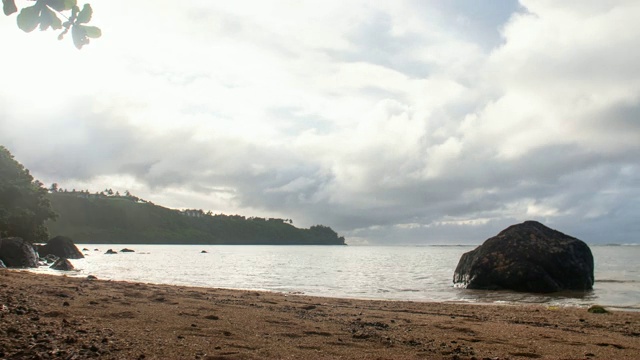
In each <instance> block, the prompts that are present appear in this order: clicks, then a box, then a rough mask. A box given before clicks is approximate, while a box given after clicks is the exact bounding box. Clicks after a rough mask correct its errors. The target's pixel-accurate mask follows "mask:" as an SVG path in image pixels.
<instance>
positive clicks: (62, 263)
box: [50, 258, 74, 271]
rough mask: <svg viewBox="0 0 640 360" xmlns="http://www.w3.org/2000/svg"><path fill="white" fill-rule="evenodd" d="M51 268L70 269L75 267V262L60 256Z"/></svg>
mask: <svg viewBox="0 0 640 360" xmlns="http://www.w3.org/2000/svg"><path fill="white" fill-rule="evenodd" d="M50 268H51V269H53V270H62V271H70V270H73V269H74V267H73V264H71V262H70V261H69V260H67V259H64V258H60V259H58V260H56V262H55V263H53V265H51V266H50Z"/></svg>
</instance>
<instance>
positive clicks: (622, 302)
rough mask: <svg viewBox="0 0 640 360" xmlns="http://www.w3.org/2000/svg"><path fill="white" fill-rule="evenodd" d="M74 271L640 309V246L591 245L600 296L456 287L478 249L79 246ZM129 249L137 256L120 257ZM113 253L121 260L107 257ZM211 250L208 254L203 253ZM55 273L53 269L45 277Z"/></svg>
mask: <svg viewBox="0 0 640 360" xmlns="http://www.w3.org/2000/svg"><path fill="white" fill-rule="evenodd" d="M78 248H80V249H83V248H86V249H87V250H85V251H83V252H84V254H85V258H84V259H78V260H71V262H72V263H73V265H74V266H75V268H76V271H75V272H68V273H67V275H73V276H87V275H94V276H96V277H98V278H100V279H110V280H126V281H136V282H144V283H155V284H170V285H187V286H199V287H216V288H228V289H248V290H265V291H276V292H283V293H296V294H306V295H316V296H325V297H342V298H359V299H384V300H409V301H426V302H428V301H444V302H475V303H543V304H548V305H559V306H563V305H569V306H588V305H592V304H600V305H605V306H609V307H614V308H621V309H626V310H640V262H639V261H638V259H639V258H640V246H591V250H592V252H593V255H594V259H595V260H594V261H595V279H596V282H595V284H594V289H593V291H589V292H587V293H582V292H577V293H576V292H566V293H554V294H542V295H541V294H530V293H517V292H512V291H483V290H467V289H459V288H455V287H454V286H453V283H452V279H453V273H454V270H455V267H456V265H457V264H458V260H459V259H460V256H461V255H462V254H463V253H465V252H467V251H470V250H472V249H473V248H474V246H239V245H235V246H224V245H82V244H81V245H78ZM123 248H130V249H133V250H134V251H135V252H131V253H122V252H119V251H120V250H121V249H123ZM108 249H113V250H114V251H118V254H115V255H107V254H105V252H106V251H107V250H108ZM203 251H204V252H203ZM38 271H42V272H51V270H38Z"/></svg>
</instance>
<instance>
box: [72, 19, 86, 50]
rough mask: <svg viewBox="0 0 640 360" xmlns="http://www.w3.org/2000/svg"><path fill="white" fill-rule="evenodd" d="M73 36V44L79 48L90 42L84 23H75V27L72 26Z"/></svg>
mask: <svg viewBox="0 0 640 360" xmlns="http://www.w3.org/2000/svg"><path fill="white" fill-rule="evenodd" d="M71 37H72V38H73V44H74V45H75V46H76V47H77V48H78V49H82V47H83V46H84V45H87V44H88V43H89V39H88V38H87V32H86V30H85V27H84V26H82V25H73V27H71Z"/></svg>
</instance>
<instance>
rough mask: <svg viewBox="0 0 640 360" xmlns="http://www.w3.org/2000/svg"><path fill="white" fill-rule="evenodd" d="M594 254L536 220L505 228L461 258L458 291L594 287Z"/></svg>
mask: <svg viewBox="0 0 640 360" xmlns="http://www.w3.org/2000/svg"><path fill="white" fill-rule="evenodd" d="M593 267H594V266H593V255H592V254H591V250H590V249H589V247H588V246H587V244H585V243H584V242H582V241H581V240H578V239H576V238H574V237H571V236H568V235H565V234H563V233H561V232H559V231H556V230H553V229H550V228H548V227H546V226H544V225H543V224H541V223H539V222H536V221H525V222H524V223H522V224H517V225H513V226H510V227H508V228H507V229H505V230H503V231H502V232H500V233H499V234H498V235H496V236H494V237H492V238H490V239H488V240H486V241H485V242H484V243H483V244H482V245H480V246H479V247H477V248H476V249H474V250H472V251H470V252H467V253H465V254H463V255H462V257H461V258H460V261H459V262H458V266H457V267H456V270H455V274H454V276H453V282H454V284H455V285H456V286H458V287H464V288H468V289H490V290H493V289H510V290H515V291H526V292H536V293H549V292H556V291H562V290H579V291H586V290H591V289H592V288H593V281H594V277H593Z"/></svg>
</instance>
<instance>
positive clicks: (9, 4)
mask: <svg viewBox="0 0 640 360" xmlns="http://www.w3.org/2000/svg"><path fill="white" fill-rule="evenodd" d="M2 11H4V14H5V15H7V16H9V15H11V14H13V13H14V12H17V11H18V8H17V7H16V1H15V0H2Z"/></svg>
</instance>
